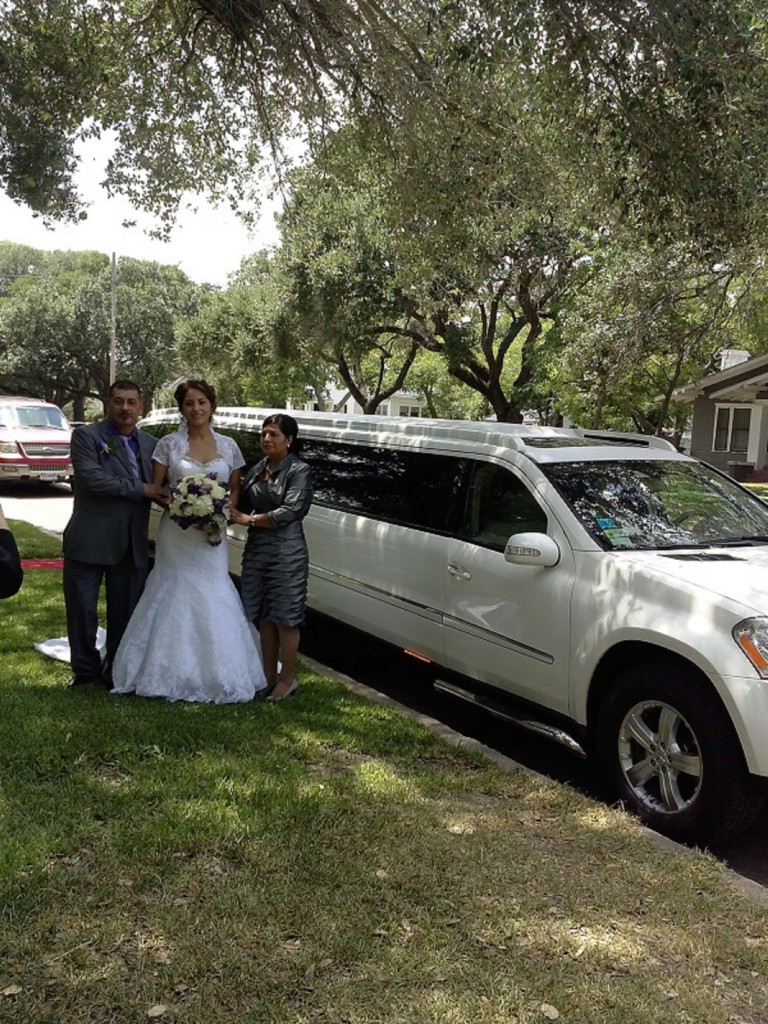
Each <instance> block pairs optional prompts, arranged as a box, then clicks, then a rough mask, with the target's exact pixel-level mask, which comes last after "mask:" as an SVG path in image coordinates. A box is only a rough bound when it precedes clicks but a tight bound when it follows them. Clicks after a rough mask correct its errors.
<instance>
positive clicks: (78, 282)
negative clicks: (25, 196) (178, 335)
mask: <svg viewBox="0 0 768 1024" xmlns="http://www.w3.org/2000/svg"><path fill="white" fill-rule="evenodd" d="M30 254H31V255H30ZM27 260H29V261H30V262H27V263H26V266H23V263H24V261H27ZM14 268H16V269H14ZM19 271H20V272H19ZM4 274H5V279H6V281H8V280H9V279H10V277H11V275H15V276H14V279H13V280H12V281H11V283H10V284H9V285H7V295H6V297H5V298H3V299H0V387H1V388H2V389H3V390H4V391H6V392H18V393H21V394H31V395H36V396H40V397H44V398H47V399H49V400H50V401H54V402H56V403H57V404H58V405H64V404H66V403H68V402H72V403H73V406H74V418H75V419H82V418H83V415H84V405H85V400H86V399H87V398H97V399H99V398H101V399H103V398H104V396H105V395H106V393H107V388H108V385H109V352H110V338H111V274H112V272H111V267H110V264H109V260H108V257H107V256H105V255H103V254H101V253H95V252H85V253H74V252H55V253H43V252H39V251H37V250H33V249H32V250H31V249H29V248H28V247H26V246H10V245H3V246H0V277H3V275H4ZM200 291H201V289H200V287H199V286H198V285H195V284H194V283H193V282H191V281H190V280H189V279H188V278H187V277H186V275H185V274H184V273H183V272H182V271H180V270H178V269H177V268H175V267H167V266H162V265H160V264H156V263H151V262H149V261H144V260H132V259H123V260H120V261H118V265H117V287H116V300H117V301H116V306H117V320H116V326H117V331H116V334H117V375H118V376H119V377H129V378H131V379H135V380H136V381H137V382H138V383H139V384H140V385H141V386H142V388H143V389H144V391H145V393H146V394H147V396H149V397H150V398H151V395H152V393H153V392H154V391H155V390H156V389H157V388H159V387H160V386H161V385H162V384H163V383H164V382H166V381H167V380H169V379H171V378H172V377H173V376H174V375H177V374H178V367H179V364H178V360H177V357H176V353H175V326H176V322H177V320H178V319H180V318H181V317H182V316H190V315H191V314H192V312H193V311H194V309H195V308H196V306H197V303H198V301H199V296H200Z"/></svg>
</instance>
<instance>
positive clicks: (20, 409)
mask: <svg viewBox="0 0 768 1024" xmlns="http://www.w3.org/2000/svg"><path fill="white" fill-rule="evenodd" d="M71 436H72V428H71V427H70V425H69V423H68V422H67V420H66V417H65V416H64V413H63V412H62V411H61V409H59V407H58V406H57V405H52V404H51V403H50V402H44V401H42V400H40V399H37V398H17V397H11V396H8V395H0V482H3V481H14V480H43V481H50V482H51V483H54V482H56V481H64V480H69V479H70V478H71V476H72V459H71V457H70V453H69V443H70V438H71Z"/></svg>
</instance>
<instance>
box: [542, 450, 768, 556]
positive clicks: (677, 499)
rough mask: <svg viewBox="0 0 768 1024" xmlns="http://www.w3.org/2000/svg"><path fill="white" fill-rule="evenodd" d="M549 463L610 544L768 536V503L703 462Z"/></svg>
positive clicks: (593, 529) (574, 504)
mask: <svg viewBox="0 0 768 1024" xmlns="http://www.w3.org/2000/svg"><path fill="white" fill-rule="evenodd" d="M541 468H542V469H543V470H544V472H545V473H546V474H547V476H548V477H549V478H550V479H551V480H552V482H553V483H554V484H555V486H556V487H557V489H558V490H559V491H560V493H561V494H562V495H563V497H564V498H565V500H566V501H567V502H568V503H569V504H570V506H571V508H572V509H573V510H574V512H575V513H576V515H577V516H578V518H579V519H580V520H581V522H582V524H583V525H584V526H585V527H586V529H587V530H588V531H589V533H590V534H591V535H592V536H593V537H594V538H595V540H597V541H598V543H600V544H601V545H602V546H603V547H605V548H608V549H613V548H674V547H691V546H695V545H711V544H723V543H729V542H730V543H740V542H743V541H748V540H749V539H753V540H756V541H760V540H768V506H766V505H765V504H764V503H763V502H762V501H760V500H759V499H758V498H755V497H753V496H752V495H751V494H749V493H748V492H746V491H745V490H743V488H741V487H739V486H738V485H737V484H735V483H734V482H733V481H732V480H730V479H729V478H728V477H726V476H723V475H722V474H721V473H718V472H717V471H716V470H714V469H712V467H710V466H707V465H705V464H703V463H699V462H666V461H658V462H656V461H653V462H650V461H649V462H574V463H559V464H556V465H549V466H542V467H541Z"/></svg>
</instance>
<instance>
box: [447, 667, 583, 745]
mask: <svg viewBox="0 0 768 1024" xmlns="http://www.w3.org/2000/svg"><path fill="white" fill-rule="evenodd" d="M433 686H434V689H435V690H438V691H439V692H440V693H447V694H448V695H449V696H450V697H457V698H458V699H459V700H463V701H466V702H467V704H473V705H474V706H475V707H477V708H480V709H482V710H483V711H486V712H488V713H489V714H491V715H493V716H494V717H495V718H501V719H503V721H505V722H512V723H513V724H514V725H518V726H520V728H521V729H527V730H528V731H529V732H535V733H538V734H539V735H540V736H544V737H546V739H548V740H554V742H555V743H559V744H560V745H561V746H564V747H567V748H568V750H570V751H571V753H573V754H576V755H577V756H578V757H586V756H587V753H586V751H585V750H584V748H583V747H582V745H581V744H580V743H579V742H578V741H577V740H575V739H574V738H573V736H571V735H570V734H569V733H567V732H566V731H565V730H564V729H560V728H558V726H556V725H549V724H548V723H547V722H539V721H537V720H536V719H534V718H531V717H530V716H529V715H527V714H525V713H523V712H520V711H515V710H513V709H512V708H511V707H509V706H507V705H506V704H502V703H501V701H498V700H494V699H493V697H488V696H486V695H485V694H482V693H474V692H473V691H472V690H466V689H464V687H463V686H459V685H458V684H457V683H449V682H446V681H445V680H444V679H436V680H435V682H434V684H433Z"/></svg>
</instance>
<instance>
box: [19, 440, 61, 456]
mask: <svg viewBox="0 0 768 1024" xmlns="http://www.w3.org/2000/svg"><path fill="white" fill-rule="evenodd" d="M19 447H20V448H21V450H22V452H23V453H24V455H26V456H27V458H30V457H31V458H38V459H39V458H41V457H42V458H44V459H45V458H51V459H68V458H69V442H68V441H50V442H48V443H47V444H40V443H39V442H27V443H24V442H23V441H22V442H20V444H19Z"/></svg>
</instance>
